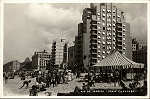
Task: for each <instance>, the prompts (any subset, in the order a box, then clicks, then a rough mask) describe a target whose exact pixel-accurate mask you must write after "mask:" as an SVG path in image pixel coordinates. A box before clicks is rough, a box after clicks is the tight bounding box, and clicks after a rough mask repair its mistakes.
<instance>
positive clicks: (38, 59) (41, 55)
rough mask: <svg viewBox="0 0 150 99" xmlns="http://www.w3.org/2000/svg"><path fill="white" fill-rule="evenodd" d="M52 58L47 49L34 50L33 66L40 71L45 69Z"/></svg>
mask: <svg viewBox="0 0 150 99" xmlns="http://www.w3.org/2000/svg"><path fill="white" fill-rule="evenodd" d="M50 59H51V55H50V54H49V53H48V52H47V51H46V50H44V51H41V52H34V55H33V56H32V67H33V68H34V69H37V70H39V71H45V70H46V68H47V66H49V65H48V64H49V62H50Z"/></svg>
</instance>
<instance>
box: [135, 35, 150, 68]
mask: <svg viewBox="0 0 150 99" xmlns="http://www.w3.org/2000/svg"><path fill="white" fill-rule="evenodd" d="M132 60H133V61H134V62H137V63H144V64H145V65H146V66H147V46H146V43H145V42H141V41H139V40H136V39H135V38H133V39H132Z"/></svg>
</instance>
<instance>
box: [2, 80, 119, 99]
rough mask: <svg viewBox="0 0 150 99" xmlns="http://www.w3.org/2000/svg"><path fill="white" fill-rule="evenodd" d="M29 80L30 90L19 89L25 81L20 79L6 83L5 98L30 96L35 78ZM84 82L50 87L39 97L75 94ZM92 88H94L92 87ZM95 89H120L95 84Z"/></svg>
mask: <svg viewBox="0 0 150 99" xmlns="http://www.w3.org/2000/svg"><path fill="white" fill-rule="evenodd" d="M27 80H31V83H30V84H29V88H27V89H26V88H25V87H23V88H22V89H19V87H21V86H22V82H23V80H20V78H19V77H15V79H9V80H8V82H7V84H5V82H4V88H3V94H4V96H29V89H30V88H31V87H32V85H34V84H35V78H28V79H27ZM82 85H83V82H80V81H79V79H73V80H72V81H70V82H68V84H59V85H57V86H56V87H52V86H51V87H49V88H47V90H46V91H43V92H39V93H38V96H45V95H46V92H49V93H51V95H52V96H57V93H69V92H73V91H74V88H75V87H76V86H78V87H79V88H82ZM91 88H92V87H91ZM93 88H103V89H109V88H110V89H111V88H113V89H116V88H117V89H120V88H121V87H119V86H118V85H117V86H116V87H114V83H109V84H108V83H95V87H93Z"/></svg>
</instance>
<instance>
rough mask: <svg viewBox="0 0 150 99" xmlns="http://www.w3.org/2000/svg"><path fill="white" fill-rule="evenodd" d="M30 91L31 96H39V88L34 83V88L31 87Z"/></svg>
mask: <svg viewBox="0 0 150 99" xmlns="http://www.w3.org/2000/svg"><path fill="white" fill-rule="evenodd" d="M29 91H30V94H29V96H38V88H37V86H36V85H33V86H32V89H30V90H29Z"/></svg>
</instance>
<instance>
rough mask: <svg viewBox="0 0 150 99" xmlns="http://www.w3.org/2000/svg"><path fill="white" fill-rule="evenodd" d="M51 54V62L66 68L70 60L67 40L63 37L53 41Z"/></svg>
mask: <svg viewBox="0 0 150 99" xmlns="http://www.w3.org/2000/svg"><path fill="white" fill-rule="evenodd" d="M51 55H52V57H51V64H52V65H53V66H54V67H56V68H65V67H64V66H65V65H67V60H68V59H67V58H68V47H67V42H66V41H64V40H63V39H60V40H55V41H53V43H52V51H51Z"/></svg>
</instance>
